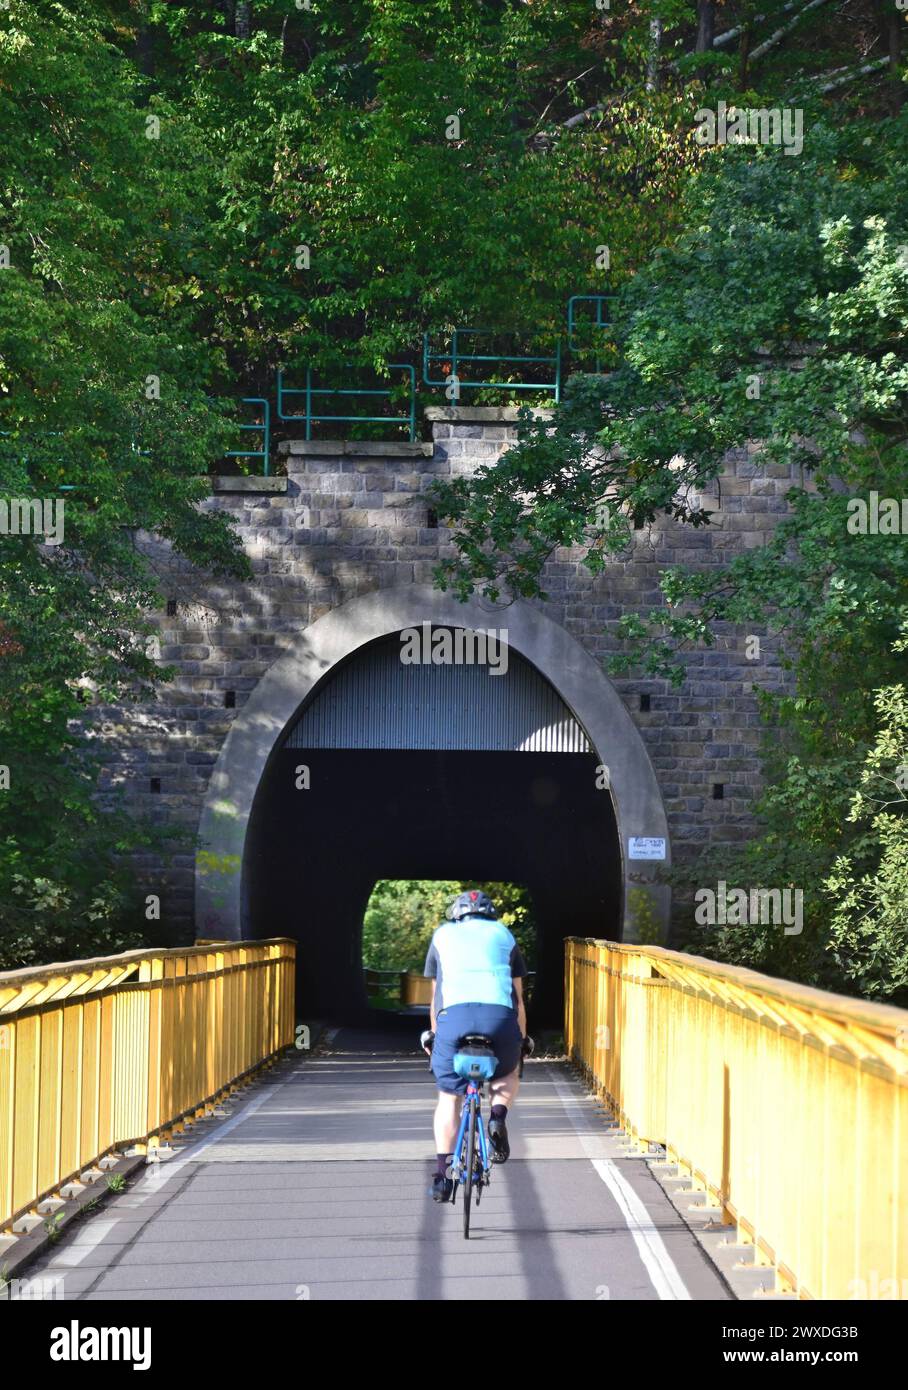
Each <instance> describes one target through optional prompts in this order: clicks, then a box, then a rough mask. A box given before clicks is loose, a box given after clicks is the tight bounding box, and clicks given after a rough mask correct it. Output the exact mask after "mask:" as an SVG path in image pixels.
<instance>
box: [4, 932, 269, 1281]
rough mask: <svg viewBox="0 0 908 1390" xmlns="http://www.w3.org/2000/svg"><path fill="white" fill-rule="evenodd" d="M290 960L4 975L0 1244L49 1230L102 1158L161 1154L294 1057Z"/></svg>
mask: <svg viewBox="0 0 908 1390" xmlns="http://www.w3.org/2000/svg"><path fill="white" fill-rule="evenodd" d="M295 955H296V943H295V942H294V941H288V940H284V939H274V940H272V941H244V942H210V943H207V944H204V945H202V944H200V945H197V946H194V947H190V948H184V949H177V950H165V951H127V952H125V953H124V954H122V955H116V956H104V957H99V958H97V959H93V960H81V961H70V962H68V963H66V964H62V965H47V966H41V967H40V968H37V969H26V970H11V971H8V972H5V973H3V974H0V1233H9V1232H10V1231H11V1230H12V1231H17V1230H18V1231H27V1230H29V1229H30V1228H31V1227H32V1226H34V1225H36V1224H37V1225H40V1223H41V1220H42V1212H41V1211H39V1204H41V1203H43V1202H45V1201H46V1200H48V1199H50V1198H53V1197H54V1195H55V1194H57V1193H58V1192H59V1191H60V1189H61V1188H64V1187H66V1185H67V1184H70V1183H76V1184H77V1183H78V1182H79V1179H80V1177H81V1176H82V1175H83V1174H84V1173H86V1171H89V1170H92V1169H94V1168H95V1167H96V1165H97V1164H98V1163H99V1162H100V1161H101V1160H103V1159H104V1158H105V1157H106V1156H109V1155H112V1154H114V1153H116V1152H122V1151H124V1150H127V1149H131V1150H132V1151H134V1152H143V1151H145V1150H146V1149H147V1148H152V1149H154V1148H156V1147H158V1146H159V1145H162V1144H166V1143H167V1141H168V1139H169V1136H170V1135H171V1134H173V1133H177V1132H179V1131H180V1130H182V1129H183V1128H184V1127H185V1126H186V1125H191V1124H192V1123H193V1122H194V1121H195V1120H197V1119H201V1118H203V1117H204V1116H205V1115H207V1114H210V1113H212V1111H213V1110H214V1108H215V1106H216V1105H217V1103H218V1101H219V1099H221V1098H222V1097H224V1096H226V1095H227V1094H229V1093H230V1092H231V1091H233V1090H235V1089H236V1088H237V1087H238V1086H239V1085H240V1084H242V1083H243V1082H244V1081H245V1080H246V1079H247V1078H248V1077H249V1076H250V1075H251V1074H252V1072H254V1071H255V1070H257V1069H258V1068H259V1067H260V1066H262V1065H263V1064H266V1063H267V1062H268V1061H269V1060H270V1059H272V1058H274V1057H276V1056H277V1055H278V1054H279V1053H280V1052H281V1051H282V1050H283V1049H284V1048H285V1047H288V1046H290V1044H292V1043H293V1041H294V1022H295V1013H294V985H295V969H294V963H295ZM2 1239H3V1236H2V1234H0V1242H2ZM0 1248H2V1245H0ZM2 1263H3V1261H2V1260H0V1264H2Z"/></svg>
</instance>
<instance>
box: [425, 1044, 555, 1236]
mask: <svg viewBox="0 0 908 1390" xmlns="http://www.w3.org/2000/svg"><path fill="white" fill-rule="evenodd" d="M428 1039H432V1040H433V1041H434V1035H433V1034H431V1033H429V1032H426V1033H423V1035H422V1037H421V1038H420V1043H421V1044H422V1046H423V1047H424V1048H425V1046H426V1042H427V1040H428ZM532 1052H533V1040H532V1038H524V1040H523V1044H522V1046H521V1050H520V1073H519V1074H520V1075H521V1076H523V1063H524V1058H525V1057H528V1056H531V1055H532ZM429 1065H430V1066H431V1058H430V1062H429ZM497 1067H498V1058H497V1057H496V1056H495V1053H494V1051H493V1044H492V1040H491V1038H487V1037H486V1036H485V1035H484V1034H483V1033H465V1034H464V1036H463V1037H462V1038H461V1039H460V1040H459V1041H458V1043H457V1050H456V1051H455V1053H454V1070H455V1072H456V1073H457V1075H458V1076H462V1077H463V1078H464V1079H465V1080H466V1083H467V1089H466V1092H465V1093H464V1098H463V1106H462V1107H461V1112H460V1126H459V1128H458V1130H457V1138H456V1139H455V1141H454V1162H453V1163H452V1164H451V1167H450V1170H449V1172H450V1176H451V1179H452V1181H453V1184H454V1185H453V1188H452V1190H451V1198H450V1200H451V1203H452V1205H456V1202H457V1189H458V1187H461V1186H462V1187H463V1237H464V1240H469V1239H470V1209H471V1206H472V1202H473V1194H474V1193H475V1194H476V1206H477V1207H478V1206H479V1203H480V1200H481V1198H482V1189H483V1188H484V1187H488V1185H489V1183H490V1181H491V1177H492V1171H491V1162H490V1159H489V1141H488V1136H487V1134H486V1127H485V1124H484V1123H483V1118H482V1095H483V1090H482V1088H483V1085H484V1083H485V1082H486V1081H491V1079H492V1077H493V1076H494V1075H495V1072H496V1069H497Z"/></svg>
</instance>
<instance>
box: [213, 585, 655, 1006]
mask: <svg viewBox="0 0 908 1390" xmlns="http://www.w3.org/2000/svg"><path fill="white" fill-rule="evenodd" d="M498 616H499V620H501V618H506V622H507V629H506V631H505V632H502V633H501V639H502V641H504V642H506V653H507V658H508V661H507V669H506V670H505V669H504V666H503V664H502V663H501V662H500V661H499V663H498V665H499V668H500V669H499V671H498V674H493V673H492V670H491V669H490V668H491V666H492V664H493V663H492V662H491V661H488V662H486V663H485V664H483V662H482V661H476V662H473V663H471V662H470V661H469V660H464V661H459V660H458V659H457V658H455V659H454V660H452V661H446V660H442V661H441V662H439V663H438V664H436V663H435V661H434V659H430V660H428V661H425V660H421V661H419V662H417V663H416V664H412V663H405V662H404V661H403V660H402V659H401V642H402V633H403V632H404V631H405V630H407V629H410V630H412V629H413V627H414V626H416V627H424V628H428V629H429V630H430V632H436V631H443V630H446V629H447V630H449V631H452V632H454V631H458V630H459V631H467V632H482V631H486V632H488V631H489V626H490V623H491V622H493V621H494V618H493V614H492V613H491V612H490V611H489V610H488V608H487V606H485V605H483V603H482V602H481V601H479V600H475V599H471V600H467V601H466V602H464V603H461V602H459V601H458V600H456V599H453V598H451V597H450V596H448V595H445V594H441V593H439V592H438V591H437V590H432V589H430V588H425V587H421V586H417V585H407V586H403V587H402V588H400V589H391V590H381V591H375V592H373V593H370V594H368V595H364V596H362V597H360V598H357V599H353V600H350V602H349V603H347V604H344V605H342V606H341V607H339V608H336V609H332V610H331V611H330V612H329V613H327V614H325V615H324V616H323V617H322V618H319V619H318V620H317V621H316V622H315V623H313V624H312V625H311V627H309V628H307V629H305V631H303V632H301V633H300V635H299V638H298V640H297V642H296V643H295V644H294V645H293V646H292V647H291V648H290V649H289V650H288V651H287V652H286V653H285V654H284V655H283V656H282V657H281V658H279V660H278V661H276V662H275V663H274V664H273V666H272V667H271V668H270V669H269V671H268V672H267V673H266V674H265V675H264V676H263V677H262V679H261V680H260V681H259V683H258V685H257V686H256V689H255V690H254V692H253V694H252V696H251V697H250V699H249V701H248V702H247V703H246V705H245V706H244V707H243V708H242V710H241V711H240V712H239V713H238V715H237V718H236V720H235V722H234V724H233V726H232V728H231V730H230V733H229V734H228V737H227V739H226V740H225V743H224V745H223V747H222V749H221V753H220V755H219V758H218V763H217V766H216V767H215V769H214V771H213V773H212V776H211V779H210V782H209V786H208V791H207V793H206V799H205V805H204V808H203V813H202V818H201V822H200V826H199V840H200V847H199V850H198V852H197V857H196V924H197V925H196V931H197V935H198V936H199V937H201V938H207V939H222V940H236V939H242V938H243V937H246V938H249V937H258V938H261V937H274V936H281V935H287V936H291V937H294V938H296V939H297V940H298V942H299V945H300V949H299V953H298V959H299V965H300V978H299V993H298V1003H299V1007H300V1012H301V1015H302V1017H304V1018H305V1017H306V1016H307V1015H308V1016H309V1017H310V1018H319V1017H321V1018H325V1017H331V1018H339V1019H341V1020H344V1019H348V1018H350V1019H355V1018H356V1017H357V1016H358V1014H359V1013H360V1012H361V1011H362V1010H363V1009H364V1008H365V1006H366V995H365V990H364V981H363V977H362V963H363V962H362V954H361V928H362V920H363V914H364V911H365V908H366V905H367V902H368V899H369V896H370V893H371V890H372V888H373V886H374V884H375V882H376V880H378V879H404V878H413V879H422V880H428V879H436V880H439V879H447V880H473V881H475V880H479V881H495V882H511V883H521V884H523V885H525V886H526V888H527V889H528V890H529V892H530V895H531V897H532V900H533V905H534V909H535V918H536V929H537V978H536V988H535V1005H536V1009H537V1016H539V1017H540V1019H541V1020H543V1021H545V1022H552V1021H557V1019H558V1017H559V1012H560V1005H561V990H562V949H563V948H562V943H563V940H564V937H565V936H566V935H583V936H587V935H595V936H600V937H602V936H614V937H615V938H618V939H630V940H635V939H637V932H638V930H639V923H640V922H641V921H645V922H648V924H649V925H648V930H649V929H651V926H652V923H654V922H655V924H656V926H657V928H658V926H659V925H660V924H661V927H662V929H663V930H664V928H665V926H666V925H667V922H668V914H669V890H668V889H667V888H666V887H663V886H661V885H660V883H659V881H658V874H659V872H660V870H661V869H663V868H664V867H665V866H666V865H667V863H668V862H669V842H668V826H667V821H666V816H665V809H664V806H663V803H662V798H661V795H660V792H659V787H658V782H657V780H656V777H655V774H654V771H653V768H652V764H651V763H650V760H649V758H648V756H647V753H646V749H645V747H644V744H643V740H642V738H641V736H640V733H639V731H638V730H637V729H636V727H635V726H634V723H633V720H632V719H631V718H630V716H629V714H628V712H627V710H626V708H625V707H624V704H623V702H622V700H621V698H620V696H619V695H618V693H617V691H616V690H615V688H614V687H613V686H612V684H611V682H610V681H609V680H608V679H607V678H606V676H605V674H604V673H603V671H602V668H601V666H600V665H599V664H598V663H597V662H596V661H595V660H594V659H593V658H592V657H591V656H590V655H589V654H588V653H587V652H585V651H584V650H583V648H582V647H581V646H580V645H579V644H578V643H577V642H576V641H574V640H573V639H572V638H571V637H570V635H569V634H568V633H567V632H565V630H564V629H563V628H562V627H560V626H559V625H558V624H557V623H554V622H553V621H552V620H551V619H550V618H548V617H547V616H546V615H545V614H543V613H541V612H539V611H538V610H537V609H534V608H532V607H530V606H529V605H527V604H524V603H521V602H517V603H514V604H512V605H510V606H509V607H507V608H506V609H505V610H499V614H498ZM467 624H469V627H467ZM603 772H605V776H604V777H603ZM634 860H639V861H641V862H639V863H634V862H631V861H634ZM641 905H642V907H643V908H644V909H645V911H644V912H643V913H642V915H641V916H638V914H639V913H640V910H641Z"/></svg>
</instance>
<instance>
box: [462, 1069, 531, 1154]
mask: <svg viewBox="0 0 908 1390" xmlns="http://www.w3.org/2000/svg"><path fill="white" fill-rule="evenodd" d="M519 1085H520V1073H519V1069H518V1068H517V1067H515V1068H514V1070H513V1071H512V1072H511V1073H510V1074H509V1075H508V1076H499V1078H498V1080H497V1081H490V1082H489V1092H490V1095H491V1098H492V1104H493V1105H506V1106H507V1107H508V1109H510V1108H511V1106H512V1105H513V1104H514V1101H515V1100H516V1099H517V1088H518V1086H519ZM455 1137H456V1136H455Z"/></svg>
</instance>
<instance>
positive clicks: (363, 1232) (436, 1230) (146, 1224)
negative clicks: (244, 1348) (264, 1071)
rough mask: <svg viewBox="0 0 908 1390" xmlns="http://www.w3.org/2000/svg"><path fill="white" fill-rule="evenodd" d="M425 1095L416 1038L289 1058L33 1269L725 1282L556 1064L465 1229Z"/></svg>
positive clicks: (167, 1282) (706, 1290)
mask: <svg viewBox="0 0 908 1390" xmlns="http://www.w3.org/2000/svg"><path fill="white" fill-rule="evenodd" d="M343 1039H344V1035H343V1034H342V1035H341V1037H340V1040H339V1045H340V1046H342V1045H343ZM335 1045H336V1046H338V1044H335ZM433 1100H434V1090H433V1087H432V1079H431V1076H430V1074H429V1072H428V1070H427V1067H426V1063H425V1060H424V1059H421V1058H419V1057H418V1056H414V1055H412V1054H404V1053H401V1054H398V1055H395V1054H393V1053H378V1054H373V1055H369V1054H367V1053H363V1052H346V1051H340V1050H338V1051H335V1052H333V1053H329V1054H327V1055H323V1056H314V1057H311V1058H305V1057H303V1056H300V1055H295V1056H293V1057H291V1058H289V1059H288V1060H286V1061H284V1062H282V1063H281V1064H280V1065H279V1066H278V1067H277V1068H276V1069H275V1071H274V1072H272V1073H270V1074H269V1077H268V1079H267V1080H263V1081H262V1082H260V1083H258V1084H257V1085H256V1086H254V1087H253V1088H252V1089H251V1090H250V1091H248V1092H246V1093H244V1096H243V1098H242V1099H241V1100H239V1101H238V1102H237V1103H236V1105H235V1108H234V1110H233V1113H232V1114H231V1116H230V1118H229V1119H226V1120H221V1121H213V1122H209V1123H208V1124H207V1125H204V1126H200V1127H199V1128H198V1130H196V1131H195V1133H194V1137H193V1139H192V1140H191V1141H190V1142H189V1143H187V1144H186V1145H185V1147H184V1148H183V1149H182V1151H181V1152H180V1154H179V1155H178V1156H177V1157H176V1158H172V1159H170V1160H168V1161H167V1162H165V1163H160V1164H155V1165H153V1166H150V1167H149V1168H148V1169H147V1170H146V1172H145V1173H144V1174H143V1176H142V1177H141V1178H140V1179H139V1180H138V1182H136V1183H134V1184H133V1186H132V1187H131V1188H130V1190H129V1191H128V1192H127V1193H125V1194H123V1195H122V1196H119V1197H115V1198H113V1199H112V1200H110V1201H109V1202H107V1203H106V1204H105V1205H104V1207H103V1209H102V1210H101V1211H100V1212H99V1213H98V1215H96V1216H94V1217H92V1218H91V1219H90V1220H89V1221H87V1222H86V1223H85V1225H84V1226H83V1227H81V1228H80V1229H79V1231H78V1232H77V1233H75V1234H74V1235H71V1236H68V1237H67V1238H66V1239H65V1240H64V1241H63V1242H62V1243H61V1245H60V1246H59V1247H57V1248H56V1249H55V1250H54V1251H53V1252H52V1253H51V1254H50V1255H49V1256H48V1257H46V1258H45V1259H44V1260H43V1261H42V1263H41V1264H40V1265H39V1266H38V1267H37V1268H34V1269H33V1270H32V1271H29V1273H30V1274H31V1273H34V1274H36V1275H43V1276H45V1277H47V1276H57V1277H58V1278H62V1280H63V1289H62V1296H63V1297H64V1298H66V1299H85V1300H88V1301H94V1300H101V1299H128V1300H141V1299H180V1300H191V1299H219V1300H223V1299H228V1300H230V1299H234V1300H249V1299H275V1300H287V1299H310V1300H313V1301H314V1300H318V1299H399V1300H422V1299H428V1300H449V1299H479V1298H482V1299H491V1300H524V1299H547V1300H548V1299H554V1300H568V1299H569V1300H575V1299H580V1300H594V1301H595V1300H604V1299H612V1300H614V1299H634V1300H658V1299H660V1298H661V1299H724V1298H728V1297H730V1295H729V1293H728V1290H727V1288H726V1286H725V1284H724V1283H723V1281H722V1280H721V1279H720V1277H719V1275H718V1273H717V1272H716V1270H715V1268H714V1267H713V1265H712V1264H711V1263H710V1261H709V1260H708V1259H707V1258H706V1256H705V1255H704V1253H703V1251H702V1250H701V1248H700V1246H699V1245H698V1243H697V1241H696V1240H695V1238H694V1236H693V1235H692V1234H691V1232H690V1231H689V1229H688V1228H687V1226H686V1225H685V1223H684V1222H683V1221H682V1219H681V1217H680V1215H679V1214H678V1212H677V1211H676V1210H675V1208H674V1206H673V1205H672V1203H671V1202H670V1201H669V1199H668V1197H667V1196H666V1194H665V1192H664V1191H663V1189H662V1188H661V1187H660V1186H659V1184H658V1183H657V1182H656V1180H655V1178H654V1177H653V1176H652V1174H651V1173H650V1172H649V1169H648V1168H647V1166H646V1164H645V1163H644V1162H643V1160H642V1159H640V1158H633V1157H628V1156H627V1155H626V1152H625V1149H624V1147H623V1145H622V1144H621V1142H620V1139H619V1137H618V1135H617V1132H616V1131H615V1128H614V1126H612V1125H609V1124H608V1123H607V1122H606V1121H605V1120H604V1119H603V1117H602V1112H601V1111H600V1109H599V1108H598V1107H597V1106H596V1105H595V1104H594V1102H593V1101H592V1100H591V1099H590V1098H589V1097H588V1096H587V1095H586V1094H585V1093H584V1091H583V1089H582V1088H581V1087H580V1086H579V1085H578V1084H577V1082H576V1081H575V1080H574V1078H573V1075H572V1073H571V1072H570V1070H569V1069H568V1068H567V1067H566V1066H565V1065H564V1064H561V1063H556V1062H543V1061H539V1062H532V1063H530V1064H529V1065H528V1066H527V1069H526V1073H525V1077H524V1083H523V1087H522V1090H521V1094H520V1098H519V1100H518V1103H517V1106H516V1107H515V1109H514V1111H513V1115H512V1120H511V1122H510V1124H509V1129H510V1134H511V1149H512V1156H511V1159H510V1161H509V1162H508V1163H507V1164H506V1165H504V1166H502V1167H498V1168H495V1169H493V1175H492V1184H491V1187H490V1188H488V1189H487V1190H486V1192H485V1193H484V1195H483V1198H482V1202H481V1204H480V1206H479V1208H478V1210H474V1215H473V1226H472V1230H471V1238H470V1240H469V1241H465V1240H464V1239H463V1233H462V1213H461V1207H460V1204H459V1202H458V1204H457V1206H456V1208H455V1207H452V1206H450V1205H445V1206H438V1205H436V1204H435V1203H433V1202H432V1201H430V1199H429V1197H428V1195H427V1192H428V1186H429V1182H430V1179H431V1173H432V1171H433V1163H432V1161H431V1159H432V1153H433V1150H434V1143H433V1141H432V1135H431V1111H432V1105H433ZM196 1134H198V1135H199V1137H195V1135H196Z"/></svg>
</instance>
